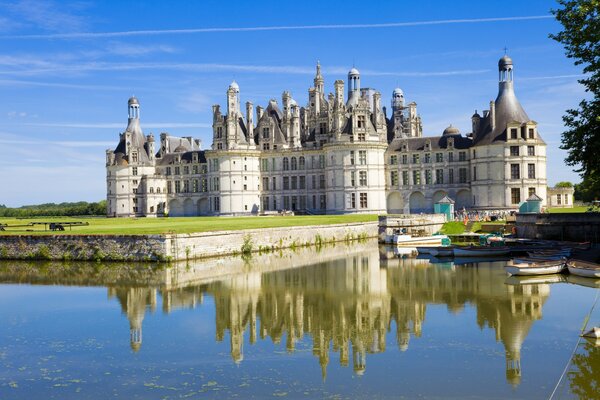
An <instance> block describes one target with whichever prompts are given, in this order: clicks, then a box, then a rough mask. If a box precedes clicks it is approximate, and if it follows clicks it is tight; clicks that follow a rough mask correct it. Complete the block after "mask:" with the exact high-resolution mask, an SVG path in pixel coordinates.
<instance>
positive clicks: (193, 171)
mask: <svg viewBox="0 0 600 400" xmlns="http://www.w3.org/2000/svg"><path fill="white" fill-rule="evenodd" d="M192 173H193V174H194V175H195V174H197V173H198V166H197V165H194V166H192Z"/></svg>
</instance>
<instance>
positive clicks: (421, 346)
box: [0, 243, 600, 399]
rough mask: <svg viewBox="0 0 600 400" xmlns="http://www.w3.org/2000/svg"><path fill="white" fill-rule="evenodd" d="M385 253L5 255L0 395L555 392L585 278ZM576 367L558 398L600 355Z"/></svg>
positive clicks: (583, 303)
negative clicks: (185, 257)
mask: <svg viewBox="0 0 600 400" xmlns="http://www.w3.org/2000/svg"><path fill="white" fill-rule="evenodd" d="M388 256H389V253H386V250H385V249H379V248H378V247H377V245H374V244H372V243H367V244H352V245H339V246H336V247H327V248H323V249H321V250H320V251H316V250H315V249H310V250H309V249H304V250H300V251H298V252H284V253H281V254H275V255H266V256H254V257H253V258H252V259H251V260H242V259H239V258H237V259H236V258H227V259H215V260H209V261H203V262H194V263H190V264H188V265H178V266H174V267H171V268H168V269H159V270H156V268H154V269H152V268H149V267H147V266H145V267H132V266H118V265H97V264H76V263H73V264H68V265H62V264H34V263H31V264H23V263H4V264H0V282H2V284H0V318H1V324H0V399H46V398H55V399H106V398H117V399H181V398H191V399H198V398H202V399H205V398H219V399H220V398H242V399H245V398H276V397H286V398H335V399H337V398H374V399H376V398H417V397H419V398H461V399H464V398H548V396H549V394H550V393H551V392H552V390H553V388H554V386H555V384H556V382H557V381H558V379H559V377H560V375H561V373H562V370H563V368H564V366H565V364H566V362H567V360H568V358H569V356H570V354H571V352H572V350H573V348H574V347H575V344H576V343H577V340H578V333H579V330H580V329H581V326H582V324H583V322H584V319H585V317H586V315H587V314H588V313H589V311H590V308H591V306H592V304H593V302H594V299H595V296H596V292H597V289H596V288H595V287H594V283H593V282H592V283H590V282H589V281H585V280H583V281H573V280H570V281H566V279H564V278H561V277H554V278H550V280H544V279H541V280H540V279H534V280H531V279H529V280H525V281H523V280H518V281H517V280H515V281H511V280H507V277H506V274H505V272H504V270H503V268H502V266H503V265H504V262H502V261H496V262H489V261H487V262H478V263H466V264H458V263H452V262H447V263H430V261H429V260H426V259H422V260H421V259H414V258H413V259H398V258H391V259H389V258H388ZM582 283H583V284H587V285H589V286H591V287H588V286H585V285H581V284H582ZM596 284H598V285H600V283H598V282H597V283H596ZM599 316H600V312H598V310H596V312H594V313H593V315H592V318H591V320H590V324H591V325H599V324H600V318H599ZM568 371H569V372H568V374H567V377H566V378H565V380H564V382H563V384H562V385H561V386H560V388H559V390H558V393H557V396H556V397H555V398H561V399H564V398H599V397H600V395H599V394H598V393H597V392H596V390H598V388H599V387H600V386H599V384H600V382H599V381H600V347H595V346H594V343H591V342H588V341H585V340H584V341H582V342H581V344H580V345H579V347H578V349H577V353H576V356H575V358H574V362H573V363H572V364H571V366H570V367H569V370H568Z"/></svg>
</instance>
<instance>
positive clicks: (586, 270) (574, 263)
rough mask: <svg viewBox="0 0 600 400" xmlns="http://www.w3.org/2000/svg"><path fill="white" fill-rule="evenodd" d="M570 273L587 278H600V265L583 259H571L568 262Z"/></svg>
mask: <svg viewBox="0 0 600 400" xmlns="http://www.w3.org/2000/svg"><path fill="white" fill-rule="evenodd" d="M567 267H568V268H569V273H570V274H573V275H577V276H583V277H585V278H596V279H598V278H600V265H599V264H594V263H591V262H587V261H581V260H570V261H569V262H568V263H567Z"/></svg>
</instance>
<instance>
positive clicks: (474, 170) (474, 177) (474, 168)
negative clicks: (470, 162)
mask: <svg viewBox="0 0 600 400" xmlns="http://www.w3.org/2000/svg"><path fill="white" fill-rule="evenodd" d="M473 180H474V181H476V180H477V167H473Z"/></svg>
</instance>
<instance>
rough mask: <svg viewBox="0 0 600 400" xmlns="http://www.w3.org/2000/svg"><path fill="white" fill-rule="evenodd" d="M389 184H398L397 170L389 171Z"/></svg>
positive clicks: (394, 185)
mask: <svg viewBox="0 0 600 400" xmlns="http://www.w3.org/2000/svg"><path fill="white" fill-rule="evenodd" d="M390 185H391V186H393V187H396V186H398V171H391V172H390Z"/></svg>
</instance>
